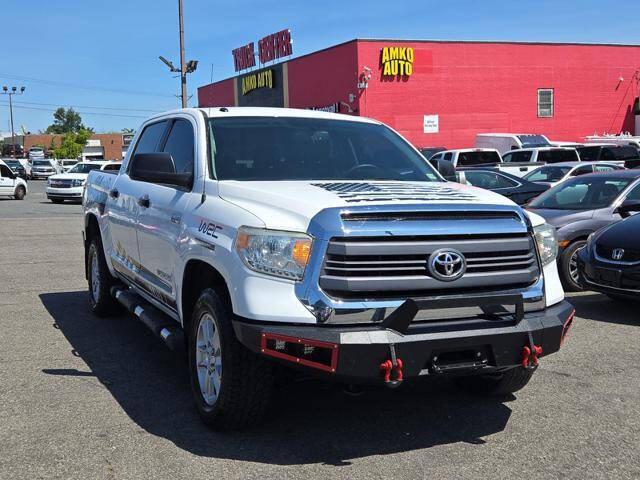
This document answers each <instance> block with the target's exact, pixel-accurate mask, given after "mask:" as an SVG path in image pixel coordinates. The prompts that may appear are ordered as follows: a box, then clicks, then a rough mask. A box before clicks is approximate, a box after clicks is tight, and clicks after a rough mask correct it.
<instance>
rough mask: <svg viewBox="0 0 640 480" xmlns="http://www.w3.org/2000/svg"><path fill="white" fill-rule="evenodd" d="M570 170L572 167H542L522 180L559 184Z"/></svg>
mask: <svg viewBox="0 0 640 480" xmlns="http://www.w3.org/2000/svg"><path fill="white" fill-rule="evenodd" d="M569 170H571V167H540V168H536V169H535V170H534V171H533V172H530V173H527V174H526V175H525V176H524V177H522V178H524V179H525V180H529V181H530V182H559V181H560V180H562V178H563V177H564V176H565V175H566V174H567V173H569Z"/></svg>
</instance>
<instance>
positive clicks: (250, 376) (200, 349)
mask: <svg viewBox="0 0 640 480" xmlns="http://www.w3.org/2000/svg"><path fill="white" fill-rule="evenodd" d="M189 330H190V331H189V340H188V342H189V343H188V351H189V376H190V379H191V390H192V394H193V397H194V400H195V403H196V408H197V409H198V413H199V414H200V417H201V418H202V420H203V421H204V422H205V423H206V424H208V425H209V426H211V427H212V428H214V429H217V430H235V429H239V428H242V427H246V426H248V425H254V424H256V423H258V422H259V421H260V420H261V419H262V417H263V415H264V413H265V412H266V410H267V407H268V406H269V401H270V399H271V394H272V391H273V384H274V382H273V377H274V376H273V366H272V365H271V363H270V362H268V361H267V360H265V359H264V358H262V357H260V356H258V355H256V354H254V353H253V352H251V351H249V350H248V349H247V348H246V347H245V346H244V345H242V344H241V343H240V342H239V341H238V339H237V338H236V336H235V333H234V331H233V326H232V325H231V315H230V312H228V311H227V308H226V307H225V306H224V304H223V302H222V300H221V299H220V297H219V296H218V294H217V293H216V292H215V290H213V289H210V288H208V289H206V290H204V291H203V292H202V294H201V295H200V297H199V298H198V301H197V302H196V305H195V307H194V309H193V315H192V318H191V322H190V328H189Z"/></svg>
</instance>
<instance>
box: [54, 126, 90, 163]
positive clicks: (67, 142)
mask: <svg viewBox="0 0 640 480" xmlns="http://www.w3.org/2000/svg"><path fill="white" fill-rule="evenodd" d="M91 135H92V132H91V131H90V130H87V129H84V128H83V129H81V130H79V131H78V132H77V133H74V132H67V133H65V134H64V136H63V137H62V141H61V142H60V146H59V147H57V148H56V149H55V150H54V152H55V155H56V158H78V157H79V156H80V155H81V154H82V149H83V148H84V146H85V145H86V144H87V141H88V140H89V137H90V136H91Z"/></svg>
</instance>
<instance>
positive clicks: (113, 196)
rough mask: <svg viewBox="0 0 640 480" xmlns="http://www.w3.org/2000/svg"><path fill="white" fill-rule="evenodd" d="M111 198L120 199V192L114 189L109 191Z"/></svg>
mask: <svg viewBox="0 0 640 480" xmlns="http://www.w3.org/2000/svg"><path fill="white" fill-rule="evenodd" d="M109 196H110V197H111V198H118V197H119V196H120V192H119V191H118V189H117V188H114V189H112V190H109Z"/></svg>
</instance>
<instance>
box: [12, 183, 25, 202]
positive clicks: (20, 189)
mask: <svg viewBox="0 0 640 480" xmlns="http://www.w3.org/2000/svg"><path fill="white" fill-rule="evenodd" d="M26 194H27V191H26V190H25V188H24V187H23V186H22V185H18V188H16V192H15V195H14V198H15V199H16V200H22V199H23V198H24V197H25V195H26Z"/></svg>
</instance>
